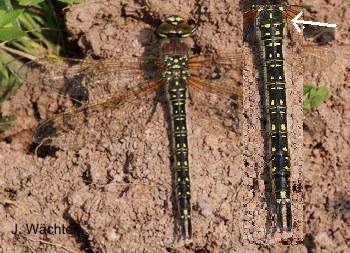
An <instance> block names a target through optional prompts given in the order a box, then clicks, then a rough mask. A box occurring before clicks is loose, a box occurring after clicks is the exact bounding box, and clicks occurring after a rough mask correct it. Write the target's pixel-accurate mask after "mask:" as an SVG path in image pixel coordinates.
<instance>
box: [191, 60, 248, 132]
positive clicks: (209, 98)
mask: <svg viewBox="0 0 350 253" xmlns="http://www.w3.org/2000/svg"><path fill="white" fill-rule="evenodd" d="M227 59H229V58H227ZM227 59H225V60H227ZM226 63H228V62H226ZM234 64H235V63H234ZM225 67H227V68H225ZM235 67H237V66H235ZM213 68H214V69H213ZM241 79H242V74H241V73H240V70H239V69H235V68H233V67H231V66H230V65H228V66H221V67H220V64H219V65H215V64H214V65H213V66H212V67H211V68H209V66H208V68H205V67H204V68H202V69H200V71H198V72H197V73H196V75H192V76H191V77H190V78H189V80H188V87H189V93H190V97H191V100H192V102H193V104H194V107H196V108H197V109H198V110H200V111H201V110H205V111H206V113H210V114H212V119H213V121H214V119H215V120H216V121H218V122H221V123H222V124H223V125H224V126H225V127H226V128H229V129H230V130H234V131H236V130H237V128H238V122H239V110H240V109H241V108H242V106H241V101H242V86H241V84H242V81H241Z"/></svg>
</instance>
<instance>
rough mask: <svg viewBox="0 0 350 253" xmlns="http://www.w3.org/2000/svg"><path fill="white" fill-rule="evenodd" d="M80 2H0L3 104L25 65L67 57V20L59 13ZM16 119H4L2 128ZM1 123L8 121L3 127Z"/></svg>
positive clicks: (0, 75)
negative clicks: (29, 62) (65, 27)
mask: <svg viewBox="0 0 350 253" xmlns="http://www.w3.org/2000/svg"><path fill="white" fill-rule="evenodd" d="M79 2H80V0H56V1H54V0H52V1H51V0H3V1H0V102H3V101H4V100H6V99H8V98H9V97H10V96H11V94H13V92H14V91H15V90H16V89H17V88H18V87H19V85H20V83H21V80H22V79H23V77H24V75H25V73H26V71H27V69H26V67H25V63H26V62H28V61H36V60H37V59H39V58H42V57H45V56H50V57H52V56H60V55H65V53H64V52H65V50H66V49H67V46H66V45H67V43H66V36H65V33H64V21H63V19H62V18H61V15H59V14H58V12H57V10H62V9H63V8H64V7H65V6H66V5H67V4H71V3H79ZM9 119H11V120H13V118H7V117H1V115H0V131H1V130H4V129H3V127H1V126H2V125H4V124H5V125H6V128H8V125H7V123H6V122H8V121H6V120H9ZM2 122H5V123H4V124H2Z"/></svg>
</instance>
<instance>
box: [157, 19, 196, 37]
mask: <svg viewBox="0 0 350 253" xmlns="http://www.w3.org/2000/svg"><path fill="white" fill-rule="evenodd" d="M156 32H157V34H158V35H159V36H160V37H163V38H168V37H180V38H183V37H188V36H190V35H191V34H192V28H191V26H190V25H188V24H185V23H184V22H183V19H182V18H181V17H179V16H169V17H167V18H166V19H165V22H164V23H162V24H161V25H160V26H159V27H158V29H157V31H156Z"/></svg>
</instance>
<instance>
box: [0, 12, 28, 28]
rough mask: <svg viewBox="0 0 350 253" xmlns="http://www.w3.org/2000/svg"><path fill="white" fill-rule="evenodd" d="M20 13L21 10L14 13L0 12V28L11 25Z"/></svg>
mask: <svg viewBox="0 0 350 253" xmlns="http://www.w3.org/2000/svg"><path fill="white" fill-rule="evenodd" d="M22 13H23V9H17V10H14V11H4V10H0V27H1V26H4V25H7V24H9V23H11V22H12V21H14V20H15V19H16V18H17V17H18V16H19V15H21V14H22Z"/></svg>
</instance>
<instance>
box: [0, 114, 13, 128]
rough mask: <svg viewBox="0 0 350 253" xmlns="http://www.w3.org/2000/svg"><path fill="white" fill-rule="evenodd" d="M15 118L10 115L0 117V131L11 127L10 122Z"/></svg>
mask: <svg viewBox="0 0 350 253" xmlns="http://www.w3.org/2000/svg"><path fill="white" fill-rule="evenodd" d="M15 120H16V117H15V116H13V115H11V116H2V117H0V131H5V130H7V129H9V128H11V127H12V123H13V122H14V121H15Z"/></svg>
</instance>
